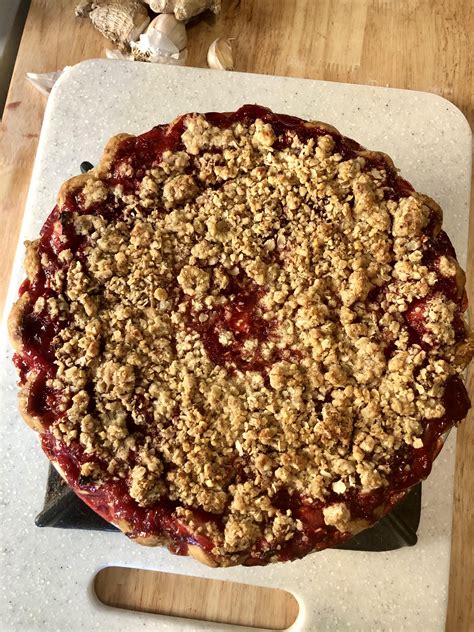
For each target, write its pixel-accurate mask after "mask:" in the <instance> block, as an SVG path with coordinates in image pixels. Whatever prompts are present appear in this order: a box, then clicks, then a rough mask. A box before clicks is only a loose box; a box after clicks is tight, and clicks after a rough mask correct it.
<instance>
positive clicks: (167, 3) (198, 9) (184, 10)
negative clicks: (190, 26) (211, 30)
mask: <svg viewBox="0 0 474 632" xmlns="http://www.w3.org/2000/svg"><path fill="white" fill-rule="evenodd" d="M144 2H145V3H146V4H148V5H149V7H150V9H151V10H152V11H154V12H155V13H174V15H175V16H176V18H177V19H178V20H189V18H192V17H194V16H195V15H199V13H202V12H203V11H206V10H207V9H209V10H210V11H212V12H213V13H219V11H220V10H221V0H144Z"/></svg>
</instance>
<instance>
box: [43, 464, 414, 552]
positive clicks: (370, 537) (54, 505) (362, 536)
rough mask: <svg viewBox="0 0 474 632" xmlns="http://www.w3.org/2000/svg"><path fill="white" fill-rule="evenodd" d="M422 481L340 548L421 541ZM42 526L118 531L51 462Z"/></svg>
mask: <svg viewBox="0 0 474 632" xmlns="http://www.w3.org/2000/svg"><path fill="white" fill-rule="evenodd" d="M420 513H421V483H419V484H418V485H416V486H415V487H414V488H413V489H412V490H411V492H410V493H409V494H408V495H407V496H406V498H404V500H402V501H401V502H400V503H398V505H396V506H395V508H394V509H392V511H391V512H390V513H389V514H387V515H386V516H384V517H383V518H382V519H381V520H379V521H378V522H377V523H376V524H375V525H374V526H373V527H370V529H366V530H365V531H362V532H361V533H359V534H357V535H355V536H354V537H353V538H351V539H350V540H349V541H348V542H346V543H344V544H342V545H340V546H339V547H338V548H340V549H347V550H349V551H393V550H394V549H400V548H402V547H404V546H413V545H414V544H416V543H417V540H418V538H417V535H416V530H417V529H418V525H419V523H420ZM35 524H36V526H38V527H56V528H59V529H89V530H95V531H118V529H117V528H116V527H114V526H113V525H111V524H109V523H108V522H106V521H105V520H103V519H102V518H101V517H100V516H98V515H97V514H96V513H95V512H94V511H92V509H89V507H88V506H87V505H86V504H85V503H84V502H83V501H82V500H81V499H80V498H79V497H78V496H76V494H75V493H74V492H73V491H72V490H71V489H70V488H69V487H68V486H67V485H66V483H65V482H64V481H63V479H62V478H61V477H60V475H59V474H58V473H57V472H56V470H55V469H54V467H52V466H50V468H49V473H48V483H47V488H46V496H45V500H44V507H43V510H42V511H41V512H40V513H39V514H38V515H37V516H36V519H35Z"/></svg>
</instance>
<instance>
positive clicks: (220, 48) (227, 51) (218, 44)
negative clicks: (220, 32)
mask: <svg viewBox="0 0 474 632" xmlns="http://www.w3.org/2000/svg"><path fill="white" fill-rule="evenodd" d="M232 41H233V40H232V39H225V38H223V37H218V38H217V39H216V40H214V41H213V42H212V44H211V45H210V46H209V50H208V51H207V65H208V66H209V68H214V69H216V70H234V56H233V54H232Z"/></svg>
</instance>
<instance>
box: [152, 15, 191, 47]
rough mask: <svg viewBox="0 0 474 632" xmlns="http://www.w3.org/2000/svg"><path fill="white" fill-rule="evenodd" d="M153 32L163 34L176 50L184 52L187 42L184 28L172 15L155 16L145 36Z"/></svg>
mask: <svg viewBox="0 0 474 632" xmlns="http://www.w3.org/2000/svg"><path fill="white" fill-rule="evenodd" d="M153 31H160V32H161V33H164V35H166V36H167V38H168V39H169V40H170V41H171V42H173V44H174V45H175V46H176V48H177V49H178V50H184V49H185V48H186V44H187V41H188V38H187V35H186V27H185V26H184V24H183V22H180V21H179V20H177V19H176V18H175V17H174V15H173V14H171V13H166V14H163V15H157V16H156V18H154V19H153V20H152V21H151V22H150V24H149V25H148V28H147V30H146V31H145V34H146V35H149V36H150V35H151V33H152V32H153Z"/></svg>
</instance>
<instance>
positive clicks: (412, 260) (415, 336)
mask: <svg viewBox="0 0 474 632" xmlns="http://www.w3.org/2000/svg"><path fill="white" fill-rule="evenodd" d="M441 225H442V212H441V209H440V207H439V206H438V205H437V204H436V202H434V201H433V200H432V199H431V198H429V197H427V196H426V195H422V194H420V193H417V192H415V191H414V189H413V187H412V186H411V185H410V184H409V183H408V182H407V181H406V180H404V179H402V178H401V177H400V176H399V175H398V172H397V170H396V168H395V167H394V164H393V162H392V160H391V159H390V158H389V157H388V156H386V155H385V154H382V153H380V152H373V151H368V150H366V149H365V148H363V147H362V146H361V145H359V144H358V143H356V142H355V141H353V140H351V139H348V138H346V137H344V136H342V135H341V134H340V133H339V132H338V131H337V130H336V129H335V128H333V127H332V126H330V125H327V124H325V123H320V122H306V121H303V120H301V119H298V118H295V117H291V116H287V115H279V114H274V113H273V112H271V111H270V110H268V109H266V108H263V107H260V106H253V105H248V106H243V107H242V108H240V109H239V110H238V111H237V112H234V113H215V112H214V113H208V114H205V115H203V114H186V115H183V116H180V117H178V118H177V119H175V120H174V121H173V122H171V123H170V124H169V125H161V126H158V127H155V128H153V129H152V130H151V131H150V132H147V133H145V134H142V135H141V136H129V135H127V134H120V135H118V136H115V137H114V138H112V139H111V140H110V141H109V143H108V144H107V146H106V149H105V152H104V155H103V157H102V160H101V161H100V163H99V165H98V166H97V167H96V168H95V169H93V170H92V171H90V172H89V173H87V174H83V175H80V176H77V177H74V178H71V179H70V180H68V181H67V182H66V183H65V184H64V185H63V186H62V188H61V190H60V193H59V197H58V202H57V205H56V207H55V208H54V210H53V211H52V213H51V214H50V216H49V217H48V219H47V220H46V222H45V224H44V226H43V228H42V230H41V233H40V236H39V238H38V239H37V240H35V241H32V242H27V243H26V258H25V269H26V272H27V279H26V280H25V281H24V283H23V284H22V286H21V287H20V296H19V299H18V301H17V302H16V304H15V305H14V307H13V309H12V312H11V315H10V319H9V331H10V337H11V341H12V344H13V346H14V348H15V351H16V353H15V356H14V361H15V364H16V366H17V369H18V372H19V376H20V393H19V406H20V412H21V414H22V416H23V417H24V419H25V421H26V422H27V423H28V424H29V425H30V426H31V427H32V428H33V429H34V430H36V431H37V432H38V433H40V435H41V443H42V447H43V450H44V451H45V453H46V455H47V456H48V458H49V459H50V460H51V461H52V462H53V463H54V465H55V466H56V467H57V469H58V471H59V472H60V473H61V474H62V476H63V477H64V479H65V480H66V482H67V483H68V484H69V485H70V486H71V487H72V489H73V490H74V491H75V492H76V493H77V494H78V495H79V496H80V497H81V498H82V499H83V500H84V501H85V502H86V503H87V504H88V505H89V506H90V507H92V509H94V510H95V511H96V512H97V513H98V514H100V515H101V516H103V517H104V518H105V519H106V520H109V521H110V522H112V523H113V524H115V525H117V526H118V527H119V528H120V529H121V530H122V531H123V532H124V533H126V534H127V535H128V536H129V537H131V538H132V539H134V540H135V541H136V542H138V543H140V544H145V545H149V546H168V548H169V549H170V550H171V551H172V552H174V553H178V554H181V555H186V554H188V555H191V556H193V557H194V558H196V559H198V560H199V561H200V562H203V563H205V564H209V565H212V566H230V565H235V564H244V565H263V564H267V563H269V562H275V561H285V560H293V559H296V558H300V557H303V556H305V555H306V554H308V553H310V552H312V551H316V550H321V549H324V548H326V547H328V546H336V545H337V544H339V543H341V542H343V541H345V540H346V539H348V538H349V537H351V536H352V535H353V534H354V533H357V532H358V531H360V530H362V529H365V528H367V527H368V526H370V525H371V524H373V523H374V522H375V521H377V520H378V519H379V518H380V517H381V516H383V515H384V514H385V513H386V512H387V511H389V510H390V509H391V508H392V507H393V506H394V504H395V503H396V502H398V501H399V500H400V499H401V498H402V497H403V496H404V495H405V494H406V493H407V491H408V490H409V489H410V488H411V487H412V486H413V485H414V484H415V483H417V482H418V481H419V480H421V479H423V478H425V477H426V476H427V475H428V474H429V472H430V470H431V465H432V462H433V460H434V458H435V457H436V455H437V454H438V452H439V450H440V449H441V446H442V436H443V434H444V433H445V432H446V431H447V430H448V429H449V428H451V427H452V426H453V425H455V424H457V423H458V422H459V421H461V420H462V419H463V418H464V417H465V415H466V413H467V410H468V408H469V405H470V404H469V399H468V397H467V393H466V390H465V387H464V385H463V383H462V380H461V375H462V372H463V370H464V368H465V366H466V365H467V363H468V362H469V360H470V359H471V357H472V355H473V354H474V342H473V338H472V337H471V336H470V334H469V332H468V330H467V326H466V325H465V323H464V320H463V312H464V311H465V309H466V306H467V300H466V293H465V290H464V285H465V276H464V273H463V271H462V270H461V268H460V267H459V264H458V262H457V260H456V255H455V252H454V249H453V247H452V245H451V243H450V241H449V238H448V237H447V236H446V234H445V233H444V232H443V231H442V228H441Z"/></svg>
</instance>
